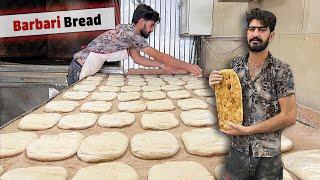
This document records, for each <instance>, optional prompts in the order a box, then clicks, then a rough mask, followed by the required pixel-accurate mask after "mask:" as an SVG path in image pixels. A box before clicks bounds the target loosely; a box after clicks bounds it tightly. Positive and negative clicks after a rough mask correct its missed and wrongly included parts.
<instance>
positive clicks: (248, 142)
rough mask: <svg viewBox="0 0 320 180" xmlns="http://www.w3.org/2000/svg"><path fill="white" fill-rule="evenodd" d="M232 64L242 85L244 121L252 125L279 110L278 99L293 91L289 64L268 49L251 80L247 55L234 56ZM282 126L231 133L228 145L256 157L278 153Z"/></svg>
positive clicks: (277, 112)
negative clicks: (241, 133) (263, 131)
mask: <svg viewBox="0 0 320 180" xmlns="http://www.w3.org/2000/svg"><path fill="white" fill-rule="evenodd" d="M231 67H232V68H233V70H234V71H235V72H236V73H237V74H238V76H239V79H240V83H241V86H242V96H243V97H242V98H243V125H244V126H251V125H254V124H256V123H259V122H261V121H265V120H267V119H270V118H272V117H274V116H276V115H277V114H279V113H280V104H279V99H280V98H282V97H285V96H288V95H291V94H294V93H295V87H294V81H293V74H292V71H291V69H290V66H289V65H288V64H286V63H284V62H282V61H280V60H278V59H276V58H274V57H272V55H271V54H270V53H269V55H268V57H267V59H266V61H265V63H264V65H263V66H262V69H261V71H260V73H258V74H257V76H256V77H255V79H254V80H251V78H250V74H249V69H248V56H246V57H238V58H235V59H234V60H233V61H232V62H231ZM281 133H282V130H279V131H276V132H270V133H261V134H254V135H246V136H232V143H231V145H232V146H233V147H234V148H236V149H237V150H238V151H241V152H243V153H246V154H249V148H250V147H251V152H252V155H253V156H255V157H274V156H277V155H279V154H280V153H281V150H280V147H281Z"/></svg>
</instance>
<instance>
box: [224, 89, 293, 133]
mask: <svg viewBox="0 0 320 180" xmlns="http://www.w3.org/2000/svg"><path fill="white" fill-rule="evenodd" d="M279 104H280V108H281V112H280V113H279V114H277V115H276V116H274V117H272V118H270V119H267V120H265V121H262V122H259V123H257V124H255V125H252V126H242V125H238V124H233V123H231V122H229V128H230V129H229V130H227V131H223V130H221V131H223V132H224V133H227V134H231V135H236V136H239V135H251V134H259V133H268V132H273V131H277V130H279V129H283V128H285V127H288V126H291V125H293V124H295V122H296V112H297V110H296V96H295V95H294V94H293V95H289V96H286V97H283V98H280V99H279Z"/></svg>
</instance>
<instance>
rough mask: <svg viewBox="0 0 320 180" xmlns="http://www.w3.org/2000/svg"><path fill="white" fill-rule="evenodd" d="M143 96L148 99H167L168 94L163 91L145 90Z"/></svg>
mask: <svg viewBox="0 0 320 180" xmlns="http://www.w3.org/2000/svg"><path fill="white" fill-rule="evenodd" d="M142 97H143V98H144V99H146V100H157V99H165V98H166V94H165V93H163V92H161V91H150V92H143V93H142Z"/></svg>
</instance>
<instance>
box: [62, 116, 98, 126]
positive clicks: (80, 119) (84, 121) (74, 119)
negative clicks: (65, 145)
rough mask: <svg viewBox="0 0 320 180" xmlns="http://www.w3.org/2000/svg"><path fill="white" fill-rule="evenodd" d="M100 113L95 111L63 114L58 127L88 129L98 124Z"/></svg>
mask: <svg viewBox="0 0 320 180" xmlns="http://www.w3.org/2000/svg"><path fill="white" fill-rule="evenodd" d="M97 119H98V115H97V114H94V113H77V114H70V115H66V116H63V117H62V118H61V119H60V122H59V124H58V127H59V128H60V129H87V128H90V127H92V126H94V125H95V124H96V121H97Z"/></svg>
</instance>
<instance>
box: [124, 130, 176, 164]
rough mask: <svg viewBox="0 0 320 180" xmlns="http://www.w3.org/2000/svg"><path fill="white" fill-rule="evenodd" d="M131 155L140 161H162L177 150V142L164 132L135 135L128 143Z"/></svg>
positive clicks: (172, 136)
mask: <svg viewBox="0 0 320 180" xmlns="http://www.w3.org/2000/svg"><path fill="white" fill-rule="evenodd" d="M130 148H131V153H132V155H134V156H136V157H138V158H141V159H164V158H168V157H171V156H173V155H175V154H176V153H177V152H178V150H179V143H178V140H177V139H176V138H175V137H174V135H172V134H171V133H168V132H164V131H156V132H146V133H142V134H136V135H134V136H133V138H132V139H131V141H130Z"/></svg>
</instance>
